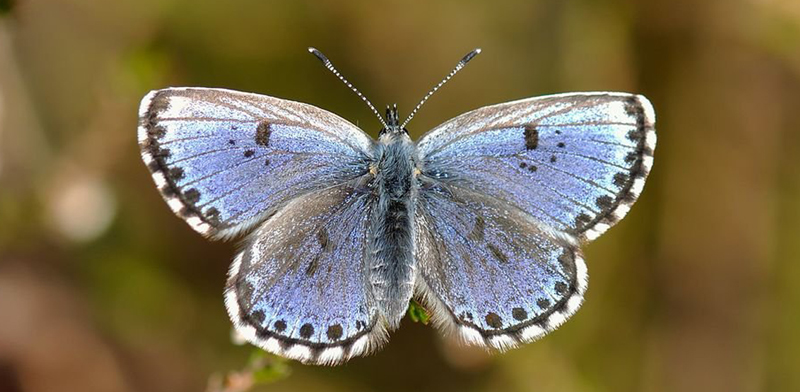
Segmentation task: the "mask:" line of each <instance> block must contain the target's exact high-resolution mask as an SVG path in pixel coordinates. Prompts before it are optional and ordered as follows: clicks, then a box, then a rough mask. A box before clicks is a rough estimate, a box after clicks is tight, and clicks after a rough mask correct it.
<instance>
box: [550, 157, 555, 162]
mask: <svg viewBox="0 0 800 392" xmlns="http://www.w3.org/2000/svg"><path fill="white" fill-rule="evenodd" d="M550 163H556V156H555V155H550Z"/></svg>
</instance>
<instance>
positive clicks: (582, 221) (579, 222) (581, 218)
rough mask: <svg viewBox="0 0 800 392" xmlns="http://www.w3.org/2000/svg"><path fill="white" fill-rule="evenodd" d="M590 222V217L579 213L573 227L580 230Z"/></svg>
mask: <svg viewBox="0 0 800 392" xmlns="http://www.w3.org/2000/svg"><path fill="white" fill-rule="evenodd" d="M591 221H592V217H591V216H589V215H586V214H584V213H581V214H579V215H578V216H577V217H575V227H576V228H578V230H582V229H583V228H584V227H586V225H588V224H589V222H591Z"/></svg>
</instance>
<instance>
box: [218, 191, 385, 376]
mask: <svg viewBox="0 0 800 392" xmlns="http://www.w3.org/2000/svg"><path fill="white" fill-rule="evenodd" d="M372 200H373V199H371V197H370V195H368V194H363V193H359V191H358V189H357V188H354V187H353V185H352V184H344V185H340V186H336V187H332V188H328V189H325V190H322V191H315V192H311V193H309V194H307V195H305V196H302V197H300V198H297V199H295V200H293V201H291V202H290V203H289V204H288V205H287V206H286V207H284V208H282V209H280V211H278V213H276V214H275V215H274V216H272V217H270V218H269V219H268V220H267V221H266V222H264V224H262V225H261V226H260V227H259V228H258V229H257V230H256V231H255V232H253V233H252V234H251V236H250V237H249V239H248V241H246V243H245V246H244V248H243V250H242V252H241V253H240V254H239V255H237V256H236V259H235V261H234V263H233V265H232V266H231V270H230V274H229V278H228V283H227V285H226V289H225V303H226V306H227V308H228V313H229V315H230V317H231V320H233V322H234V324H235V326H236V330H237V331H238V332H239V333H240V334H241V335H242V336H244V337H245V339H246V340H247V341H249V342H250V343H252V344H255V345H256V346H259V347H261V348H263V349H265V350H267V351H269V352H272V353H274V354H278V355H281V356H284V357H288V358H293V359H297V360H300V361H303V362H307V363H315V364H328V365H330V364H336V363H340V362H344V361H346V360H347V359H349V358H351V357H354V356H358V355H364V354H366V353H368V352H370V351H371V350H373V349H375V348H377V347H378V346H380V345H382V344H383V342H384V341H385V340H386V332H385V329H384V323H382V322H380V319H379V310H378V308H377V306H376V301H375V298H374V295H373V294H372V291H371V288H370V285H369V282H368V281H367V276H368V275H367V269H368V265H369V263H370V260H371V257H372V256H373V254H374V253H373V252H372V251H371V248H370V246H369V244H368V241H369V236H368V234H367V233H368V231H369V216H370V214H371V211H372V209H373V203H372Z"/></svg>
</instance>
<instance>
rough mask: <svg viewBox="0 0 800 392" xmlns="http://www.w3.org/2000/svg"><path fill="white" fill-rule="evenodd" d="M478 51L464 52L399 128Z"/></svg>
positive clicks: (403, 126) (479, 50) (479, 51)
mask: <svg viewBox="0 0 800 392" xmlns="http://www.w3.org/2000/svg"><path fill="white" fill-rule="evenodd" d="M480 53H481V49H480V48H477V49H475V50H473V51H471V52H469V53H467V54H466V56H464V57H463V58H462V59H461V61H459V62H458V64H456V67H455V68H453V70H452V71H450V73H449V74H447V76H445V78H444V79H442V81H441V82H439V84H437V85H436V86H434V87H433V88H432V89H431V91H429V92H428V94H425V96H424V97H422V100H421V101H419V103H418V104H417V106H416V107H415V108H414V110H412V111H411V113H410V114H409V115H408V117H407V118H406V120H405V121H403V124H402V125H400V129H403V128H405V127H406V124H408V122H409V121H411V119H412V118H414V115H415V114H417V111H418V110H419V108H420V107H422V105H424V104H425V101H427V100H428V98H430V97H431V95H433V93H435V92H436V90H438V89H439V88H441V87H442V86H444V84H445V83H447V81H448V80H450V78H452V77H453V76H454V75H455V74H456V73H458V71H460V70H461V68H464V66H465V65H467V63H468V62H469V61H470V60H472V58H473V57H475V56H477V55H478V54H480Z"/></svg>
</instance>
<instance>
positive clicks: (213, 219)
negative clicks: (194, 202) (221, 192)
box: [205, 207, 220, 226]
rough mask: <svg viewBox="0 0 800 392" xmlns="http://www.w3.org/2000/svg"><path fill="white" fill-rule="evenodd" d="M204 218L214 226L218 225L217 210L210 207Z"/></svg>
mask: <svg viewBox="0 0 800 392" xmlns="http://www.w3.org/2000/svg"><path fill="white" fill-rule="evenodd" d="M205 220H206V221H207V222H209V223H211V224H212V225H214V226H217V225H219V223H220V222H219V210H218V209H216V208H214V207H211V208H209V209H207V210H206V212H205Z"/></svg>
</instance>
